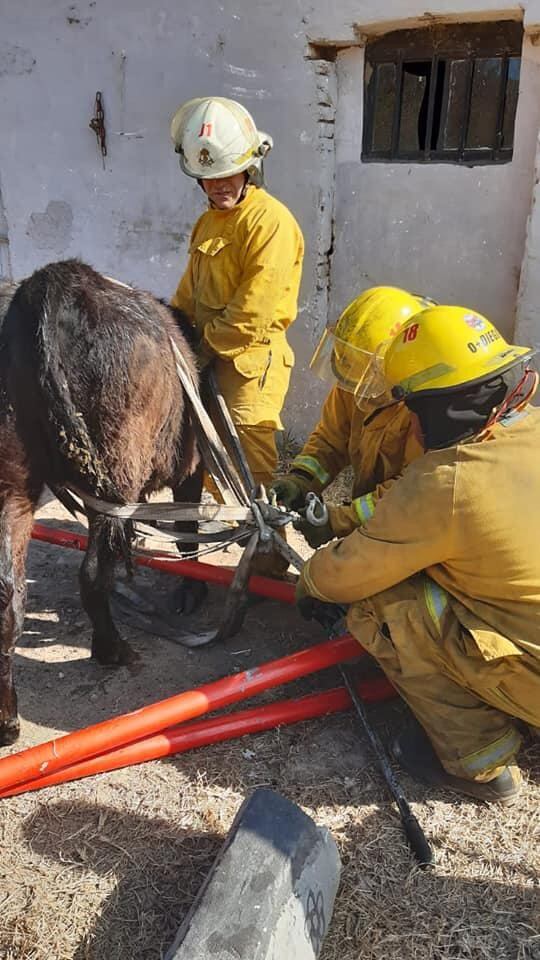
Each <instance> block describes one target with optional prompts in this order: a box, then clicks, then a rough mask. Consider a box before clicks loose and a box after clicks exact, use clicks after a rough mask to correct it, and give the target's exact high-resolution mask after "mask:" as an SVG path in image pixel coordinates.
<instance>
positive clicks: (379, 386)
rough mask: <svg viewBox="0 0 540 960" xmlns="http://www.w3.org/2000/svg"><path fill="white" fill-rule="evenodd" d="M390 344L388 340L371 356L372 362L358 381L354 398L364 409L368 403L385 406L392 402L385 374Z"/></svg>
mask: <svg viewBox="0 0 540 960" xmlns="http://www.w3.org/2000/svg"><path fill="white" fill-rule="evenodd" d="M390 342H391V341H390V340H386V341H385V342H384V343H381V344H379V346H378V347H377V349H376V351H375V353H372V354H371V359H370V362H369V364H368V366H367V367H366V369H365V371H364V373H363V376H362V377H361V378H360V379H359V381H358V384H357V386H356V389H355V391H354V398H355V400H356V404H357V406H359V407H362V406H363V405H364V404H365V403H366V401H369V402H371V403H373V402H375V403H379V404H383V403H387V402H390V401H391V400H392V394H391V392H390V384H389V383H388V381H387V379H386V377H385V374H384V355H385V353H386V350H387V347H388V345H389V343H390Z"/></svg>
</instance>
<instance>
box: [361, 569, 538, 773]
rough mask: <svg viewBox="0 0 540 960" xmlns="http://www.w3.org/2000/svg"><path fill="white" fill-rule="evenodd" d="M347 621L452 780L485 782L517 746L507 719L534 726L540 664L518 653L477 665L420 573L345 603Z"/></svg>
mask: <svg viewBox="0 0 540 960" xmlns="http://www.w3.org/2000/svg"><path fill="white" fill-rule="evenodd" d="M347 622H348V626H349V629H350V631H351V633H352V634H353V636H354V637H356V639H357V640H358V641H359V643H361V645H362V646H363V647H364V648H365V649H366V650H367V651H368V652H369V653H370V654H372V655H373V657H375V659H376V660H377V661H378V662H379V664H380V665H381V667H382V668H383V670H384V672H385V673H386V675H387V676H388V677H389V679H390V680H391V682H392V683H393V684H394V686H395V687H396V689H397V690H398V691H399V693H400V694H401V696H402V697H403V699H404V700H406V702H407V703H408V704H409V706H410V708H411V710H412V711H413V713H414V714H415V715H416V717H417V718H418V720H419V721H420V723H421V724H422V726H423V727H424V729H425V731H426V733H427V734H428V736H429V738H430V740H431V742H432V744H433V746H434V748H435V750H436V752H437V754H438V756H439V759H440V760H441V763H442V764H443V766H444V767H445V769H446V770H447V771H448V772H449V773H451V774H453V775H454V776H458V777H465V778H466V779H468V780H490V779H492V778H493V777H494V776H496V775H497V773H498V772H499V769H500V768H501V767H502V766H504V765H505V764H507V763H509V762H511V761H512V758H513V757H514V756H515V755H516V753H517V751H518V749H519V746H520V743H521V737H520V734H519V732H518V730H517V728H516V726H515V724H514V722H513V719H512V718H521V719H522V720H524V721H526V722H527V723H529V724H531V725H533V726H538V725H540V663H539V661H538V660H536V659H535V658H534V657H532V656H531V655H530V654H528V653H527V652H525V651H524V652H523V653H522V654H521V655H516V656H505V657H498V658H496V659H492V660H487V659H484V657H483V656H482V654H481V652H480V650H479V648H478V646H477V645H476V643H475V640H474V638H473V636H472V634H471V633H470V632H469V631H468V630H466V629H465V628H464V627H463V626H462V625H461V624H460V623H459V621H458V619H457V617H456V615H455V613H454V611H453V610H452V607H451V602H449V595H448V594H447V593H446V591H445V590H443V589H442V588H440V587H439V586H438V585H437V584H436V583H435V582H434V581H433V580H431V579H430V578H429V577H427V576H426V575H424V574H419V575H417V576H415V577H411V578H410V579H409V580H405V581H403V582H402V583H399V584H397V585H396V586H395V587H391V588H389V589H388V590H384V591H382V592H381V593H378V594H376V595H375V596H372V597H369V598H368V599H366V600H362V601H359V602H358V603H354V604H352V605H351V607H350V608H349V613H348V620H347Z"/></svg>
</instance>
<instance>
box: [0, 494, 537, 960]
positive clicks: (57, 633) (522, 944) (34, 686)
mask: <svg viewBox="0 0 540 960" xmlns="http://www.w3.org/2000/svg"><path fill="white" fill-rule="evenodd" d="M40 518H42V519H44V520H45V521H47V522H58V523H60V522H61V523H62V524H63V525H64V526H65V527H67V528H72V529H73V528H74V524H73V523H72V522H69V521H68V520H67V518H66V515H65V513H64V511H63V510H62V508H61V507H60V506H59V505H58V504H57V502H56V501H53V502H51V503H49V504H47V505H46V506H45V507H44V508H43V509H42V510H41V512H40ZM234 557H235V555H234V552H231V554H230V555H229V556H226V557H221V558H218V562H222V563H223V562H225V563H232V562H234ZM80 560H81V555H80V554H78V553H76V552H75V551H70V550H65V549H60V548H57V547H53V546H48V545H45V544H39V543H33V544H32V546H31V549H30V558H29V565H28V579H29V598H28V611H27V618H26V629H25V633H24V637H23V638H22V642H21V644H20V647H19V648H18V650H17V654H16V670H17V682H18V690H19V699H20V712H21V717H22V736H21V739H20V741H19V743H18V744H17V748H19V747H24V746H28V745H31V744H34V743H38V742H41V741H44V740H47V739H49V738H50V737H52V736H54V735H55V734H60V733H63V732H68V731H70V730H74V729H77V728H79V727H82V726H84V725H86V724H90V723H95V722H97V721H99V720H102V719H105V718H107V717H110V716H112V715H114V714H118V713H123V712H125V711H127V710H131V709H134V708H135V707H138V706H142V705H144V704H147V703H150V702H152V701H154V700H156V699H161V698H163V697H167V696H169V695H171V694H173V693H176V692H179V691H181V690H184V689H188V688H190V687H193V686H195V685H197V684H199V683H202V682H203V681H207V680H211V679H215V678H218V677H220V676H223V675H225V674H230V673H232V672H234V671H237V670H241V669H245V668H247V667H249V666H251V665H253V664H256V663H261V662H263V661H264V660H268V659H272V658H273V657H276V656H279V655H283V654H285V653H288V652H291V651H293V650H296V649H300V648H302V647H304V646H306V645H308V644H309V643H313V642H317V641H319V640H322V639H323V636H322V633H321V631H320V630H319V628H317V627H315V626H313V627H312V626H309V625H306V624H305V623H303V622H302V621H300V620H299V618H298V617H297V616H296V614H295V612H294V610H292V609H289V608H287V607H284V606H283V605H278V604H277V603H273V602H265V603H261V604H258V605H255V606H253V607H252V608H251V609H250V611H249V613H248V616H247V618H246V622H245V625H244V627H243V629H242V632H241V633H240V635H238V636H237V637H235V638H234V640H230V641H229V642H228V643H227V644H226V646H224V647H222V648H217V649H214V648H212V649H208V650H205V649H204V648H202V649H199V650H186V649H185V648H183V647H180V646H178V645H176V644H174V643H172V642H170V641H168V640H165V639H160V638H159V637H156V636H151V635H149V634H148V633H146V632H142V631H136V630H134V629H133V628H132V627H127V626H123V627H122V629H123V631H124V633H125V634H126V635H129V637H130V639H131V641H132V644H133V646H134V647H135V648H136V649H137V651H138V652H139V653H140V654H141V658H142V659H141V662H140V664H139V665H137V666H136V667H133V668H131V669H128V668H120V669H118V670H111V669H105V668H103V667H99V666H98V665H96V664H95V663H94V662H92V661H91V660H90V659H89V634H90V631H89V625H88V622H87V620H86V618H85V616H84V614H83V612H82V610H81V607H80V604H79V599H78V587H77V569H78V566H79V563H80ZM137 576H138V578H141V582H144V583H146V585H147V586H150V587H152V588H153V589H155V590H156V592H158V593H159V592H162V591H165V590H169V589H172V588H173V587H174V578H171V577H167V576H166V575H158V574H153V573H150V572H144V573H142V572H141V573H139V574H138V575H137ZM223 598H224V592H223V590H221V589H220V588H212V589H211V592H210V602H209V604H208V606H207V609H206V612H205V614H204V615H203V616H202V618H199V619H198V621H197V624H196V626H197V627H198V628H200V626H201V620H202V623H203V624H205V623H210V622H217V619H218V617H219V613H220V609H221V606H222V603H223ZM336 683H339V677H338V674H337V672H335V671H328V672H327V675H326V676H324V677H311V678H309V679H306V680H304V681H300V682H298V683H296V684H294V685H293V686H292V687H291V688H289V690H288V691H287V692H289V691H290V692H291V693H292V692H295V693H299V692H308V691H311V690H315V689H318V688H319V686H320V685H321V684H326V685H334V684H336ZM279 696H283V691H277V692H273V693H271V694H267V695H266V696H265V697H263V698H262V699H263V700H269V699H273V698H276V697H279ZM372 716H373V717H374V719H375V720H376V722H377V724H378V726H379V729H380V730H381V731H382V732H383V734H385V735H386V736H389V735H390V734H391V732H392V731H393V730H395V729H396V728H397V727H399V725H400V724H401V723H402V722H403V718H404V708H403V707H402V705H400V704H399V703H396V702H393V703H391V704H387V705H385V706H384V707H383V706H379V707H377V708H372ZM521 759H522V766H523V769H524V771H525V773H526V775H527V777H528V782H527V784H526V787H525V789H524V791H523V794H522V796H521V797H520V799H519V800H518V801H516V803H514V804H513V805H512V806H511V807H510V808H506V809H504V810H502V809H495V808H487V807H484V806H482V805H477V804H474V803H472V802H471V803H469V802H467V801H461V800H459V799H456V798H455V797H453V796H452V795H450V794H447V793H444V792H443V791H427V790H424V788H422V787H420V786H418V785H417V784H415V783H413V782H412V781H410V780H409V779H408V778H407V777H405V776H403V778H402V779H403V784H404V786H405V789H406V793H407V796H408V797H409V799H410V800H411V801H412V805H413V808H414V811H415V813H416V815H417V816H418V818H419V820H420V821H421V823H422V825H423V826H424V829H425V831H426V833H427V834H428V836H429V837H430V839H431V841H432V843H433V845H434V847H435V849H436V854H437V866H436V867H435V869H434V870H433V871H431V872H422V871H420V870H419V869H417V868H416V867H415V866H414V864H413V862H412V861H411V858H410V855H409V853H408V849H407V847H406V844H405V842H404V839H403V835H402V831H401V828H400V824H399V822H398V820H397V818H396V815H395V812H394V810H393V807H392V805H391V804H390V803H389V802H388V799H387V795H386V793H385V790H384V788H383V786H382V785H381V780H380V777H379V774H378V772H377V769H376V768H375V766H374V764H373V762H372V760H371V758H370V756H369V751H368V750H367V748H366V746H365V744H364V742H363V739H362V735H361V734H360V733H359V731H358V729H357V727H356V724H355V722H354V720H353V718H352V717H351V716H350V715H339V716H334V717H331V718H327V719H325V720H317V721H310V722H309V723H304V724H300V725H296V726H294V727H289V728H283V729H281V730H276V731H270V732H268V733H265V734H262V735H259V736H253V737H249V738H244V739H241V740H237V741H233V742H229V743H224V744H221V745H218V746H214V747H209V748H205V749H202V750H199V751H197V752H193V753H188V754H183V755H180V756H178V757H176V758H175V757H173V758H169V759H167V760H164V761H155V762H151V763H147V764H145V765H142V766H137V767H131V768H127V769H124V770H120V771H117V772H115V773H112V774H103V775H101V776H98V777H93V778H89V779H86V780H83V781H79V782H77V783H72V784H68V785H65V786H59V787H54V788H51V789H48V790H44V791H41V792H37V793H32V794H27V795H24V796H21V797H18V798H13V799H9V800H4V801H1V802H0V838H1V849H2V855H1V858H0V960H121V958H122V960H124V958H125V957H128V956H129V957H132V958H134V960H159V958H161V957H163V955H164V953H165V951H166V949H167V947H168V946H169V945H170V943H171V941H172V940H173V938H174V934H175V931H176V929H177V927H178V925H179V923H180V921H181V920H182V917H183V916H184V915H185V913H186V911H187V909H188V907H189V905H190V904H191V902H192V900H193V898H194V896H195V894H196V892H197V890H198V888H199V886H200V884H201V882H202V880H203V878H204V877H205V875H206V873H207V871H208V869H209V867H210V865H211V863H212V860H213V858H214V856H215V854H216V851H217V850H218V848H219V845H220V843H221V841H222V838H223V836H224V834H225V833H226V831H227V829H228V827H229V825H230V823H231V821H232V819H233V817H234V814H235V813H236V810H237V809H238V807H239V805H240V803H241V802H242V800H243V799H244V797H245V796H246V795H247V794H249V792H250V791H252V790H253V789H254V788H255V787H257V786H263V785H264V786H269V787H273V788H275V789H276V790H279V791H281V792H282V793H283V794H285V795H286V796H288V797H290V798H291V799H293V800H295V801H296V802H298V803H299V804H300V805H301V806H302V807H303V808H304V809H305V810H306V811H307V812H308V813H309V814H310V815H312V816H313V817H314V818H315V820H316V821H317V822H318V823H320V824H325V825H326V826H328V827H329V829H330V830H331V831H332V833H333V835H334V837H335V839H336V841H337V843H338V845H339V847H340V852H341V856H342V859H343V874H342V882H341V887H340V892H339V895H338V899H337V903H336V909H335V913H334V918H333V920H332V923H331V927H330V931H329V933H328V936H327V939H326V942H325V946H324V948H323V954H322V956H323V960H413V958H414V960H540V890H539V875H540V870H539V867H540V812H539V809H540V808H539V803H538V801H539V799H540V786H539V783H540V743H538V742H537V743H528V744H526V745H525V747H524V750H523V753H522V757H521ZM284 960H289V958H284ZM291 960H292V958H291Z"/></svg>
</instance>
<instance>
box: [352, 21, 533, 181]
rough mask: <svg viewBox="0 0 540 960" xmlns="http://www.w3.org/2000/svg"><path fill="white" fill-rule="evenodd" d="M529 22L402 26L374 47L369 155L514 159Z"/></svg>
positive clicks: (369, 74) (370, 50) (368, 88)
mask: <svg viewBox="0 0 540 960" xmlns="http://www.w3.org/2000/svg"><path fill="white" fill-rule="evenodd" d="M522 39H523V28H522V25H521V23H518V22H516V21H513V20H507V21H504V20H502V21H497V22H495V23H475V24H457V25H456V24H454V25H449V24H446V25H437V26H433V27H424V28H422V29H418V30H396V31H394V32H392V33H388V34H385V35H384V36H381V37H378V38H376V39H374V40H372V41H370V42H369V43H368V44H367V46H366V67H365V83H364V90H365V95H364V139H363V151H362V159H363V160H368V161H369V160H371V161H385V160H386V161H388V160H391V161H393V162H395V161H409V162H410V161H414V162H417V163H418V162H420V163H429V162H431V163H433V162H435V163H441V162H453V163H466V164H487V163H504V162H507V161H509V160H511V159H512V151H513V146H514V121H515V116H516V107H517V101H518V89H519V72H520V64H521V45H522Z"/></svg>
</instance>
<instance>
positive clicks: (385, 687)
mask: <svg viewBox="0 0 540 960" xmlns="http://www.w3.org/2000/svg"><path fill="white" fill-rule="evenodd" d="M358 692H359V693H360V695H361V697H362V699H363V700H364V701H365V702H366V703H370V702H375V701H380V700H385V699H387V698H389V697H393V696H395V690H394V688H393V687H392V686H391V685H390V683H389V682H388V680H386V678H384V677H381V678H377V679H374V680H370V681H369V682H364V683H360V684H359V685H358ZM350 706H351V698H350V697H349V694H348V692H347V691H346V690H345V688H344V687H337V688H335V689H333V690H326V691H324V692H322V693H315V694H310V695H309V696H305V697H299V698H296V699H293V700H281V701H277V702H276V703H269V704H266V705H265V706H262V707H254V708H252V709H251V710H243V711H241V712H237V713H231V714H227V715H225V716H221V717H212V718H211V719H210V720H201V721H199V722H198V723H187V724H182V725H180V726H177V727H170V728H169V729H168V730H163V731H162V732H161V733H157V734H155V735H154V736H152V737H145V738H144V739H143V740H137V741H136V742H135V743H130V744H128V745H127V746H125V747H120V748H118V749H117V750H109V751H108V752H107V753H102V754H100V755H99V756H97V757H93V758H92V759H91V760H83V761H81V762H80V763H74V764H72V765H71V766H69V767H64V768H63V769H61V770H58V771H57V772H56V773H51V774H48V775H47V774H46V775H45V776H43V777H38V778H37V779H35V780H31V781H29V782H28V783H22V784H19V785H18V786H16V787H9V788H7V789H6V790H3V791H1V792H0V799H3V798H5V797H13V796H16V795H18V794H20V793H26V792H29V791H31V790H41V789H42V788H43V787H51V786H55V785H56V784H59V783H68V782H70V781H71V780H80V779H81V778H82V777H90V776H94V775H95V774H97V773H106V772H109V771H111V770H119V769H120V768H121V767H128V766H131V765H132V764H135V763H145V762H146V761H148V760H158V759H159V758H160V757H168V756H171V755H172V754H176V753H185V752H186V751H187V750H194V749H196V748H197V747H205V746H207V745H208V744H210V743H220V742H221V741H222V740H232V739H233V738H235V737H243V736H245V735H246V734H253V733H261V732H262V731H263V730H269V729H271V728H273V727H278V726H286V725H288V724H292V723H298V722H300V721H301V720H311V719H312V718H313V717H322V716H327V715H328V714H331V713H338V712H339V711H340V710H348V709H349V707H350Z"/></svg>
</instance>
